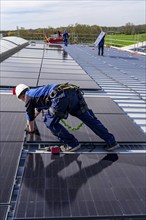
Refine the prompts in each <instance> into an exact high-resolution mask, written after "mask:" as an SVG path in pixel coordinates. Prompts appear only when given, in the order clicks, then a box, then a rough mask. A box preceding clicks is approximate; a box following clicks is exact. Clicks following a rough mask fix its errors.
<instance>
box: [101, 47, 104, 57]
mask: <svg viewBox="0 0 146 220" xmlns="http://www.w3.org/2000/svg"><path fill="white" fill-rule="evenodd" d="M103 54H104V46H102V47H101V55H102V56H103Z"/></svg>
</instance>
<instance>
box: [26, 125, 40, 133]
mask: <svg viewBox="0 0 146 220" xmlns="http://www.w3.org/2000/svg"><path fill="white" fill-rule="evenodd" d="M24 131H25V132H26V134H36V135H40V132H39V130H38V129H37V128H35V129H34V130H33V131H29V128H28V126H26V128H25V129H24Z"/></svg>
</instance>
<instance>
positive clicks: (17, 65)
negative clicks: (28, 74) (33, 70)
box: [1, 59, 40, 68]
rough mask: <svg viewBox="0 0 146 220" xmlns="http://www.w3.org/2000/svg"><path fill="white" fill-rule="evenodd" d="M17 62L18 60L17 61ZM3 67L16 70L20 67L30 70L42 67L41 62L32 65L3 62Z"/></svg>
mask: <svg viewBox="0 0 146 220" xmlns="http://www.w3.org/2000/svg"><path fill="white" fill-rule="evenodd" d="M16 60H17V59H16ZM1 67H3V68H6V67H7V68H8V67H14V68H18V67H24V68H28V67H40V62H37V63H34V62H33V61H32V63H30V62H21V63H20V62H8V61H6V60H5V61H3V62H2V63H1Z"/></svg>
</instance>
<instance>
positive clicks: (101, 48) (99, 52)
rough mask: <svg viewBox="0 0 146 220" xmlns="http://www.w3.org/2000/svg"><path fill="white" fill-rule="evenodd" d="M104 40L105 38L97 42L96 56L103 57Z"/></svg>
mask: <svg viewBox="0 0 146 220" xmlns="http://www.w3.org/2000/svg"><path fill="white" fill-rule="evenodd" d="M104 38H105V36H104V37H103V38H102V39H101V41H100V42H99V44H98V55H99V56H100V54H101V56H103V55H104Z"/></svg>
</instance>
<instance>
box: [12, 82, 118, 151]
mask: <svg viewBox="0 0 146 220" xmlns="http://www.w3.org/2000/svg"><path fill="white" fill-rule="evenodd" d="M16 96H17V98H18V99H19V100H22V101H24V102H25V107H26V118H27V126H28V132H29V133H30V134H31V133H35V118H36V117H37V116H38V114H39V113H40V112H41V111H42V110H43V109H46V110H47V112H46V113H45V114H44V123H45V125H46V126H47V128H48V129H50V131H51V132H52V133H53V134H54V135H55V136H56V137H58V139H59V140H60V142H61V143H63V146H60V148H61V150H62V151H65V152H66V151H76V150H78V149H79V148H80V144H79V141H78V140H77V139H76V138H75V137H74V135H73V134H71V133H69V132H68V130H67V129H66V128H65V127H64V126H63V125H62V124H60V123H59V122H60V120H61V119H64V118H65V119H66V118H67V117H68V114H71V115H72V116H75V117H77V118H79V119H80V120H81V121H82V122H84V124H85V125H87V126H88V127H89V128H90V129H91V130H92V131H93V132H94V133H95V134H96V135H98V136H99V137H100V138H101V139H103V140H104V141H105V142H106V144H107V145H106V147H105V150H108V151H110V150H113V149H115V148H117V147H119V144H117V142H116V140H115V138H114V136H113V135H112V134H111V133H109V132H108V130H107V128H105V127H104V125H103V124H102V123H101V122H100V121H99V120H98V119H97V118H96V117H95V115H94V113H93V111H92V110H91V109H89V108H88V106H87V104H86V102H85V100H84V97H83V93H82V91H81V90H80V89H79V87H78V86H76V85H72V84H68V83H66V84H50V85H47V86H41V87H36V88H32V89H30V88H29V87H28V86H27V85H24V84H19V85H18V86H17V87H16Z"/></svg>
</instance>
